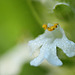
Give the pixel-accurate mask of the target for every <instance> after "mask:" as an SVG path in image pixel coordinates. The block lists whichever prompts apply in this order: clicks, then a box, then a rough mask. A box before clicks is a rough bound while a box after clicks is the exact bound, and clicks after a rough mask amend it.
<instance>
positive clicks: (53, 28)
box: [42, 23, 59, 31]
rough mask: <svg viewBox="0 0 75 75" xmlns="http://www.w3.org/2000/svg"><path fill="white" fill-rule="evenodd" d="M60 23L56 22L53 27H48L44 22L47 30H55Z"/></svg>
mask: <svg viewBox="0 0 75 75" xmlns="http://www.w3.org/2000/svg"><path fill="white" fill-rule="evenodd" d="M58 25H59V24H58V23H56V24H54V25H53V26H51V27H48V26H47V25H46V24H43V26H42V27H43V28H44V29H45V30H46V29H47V30H48V31H53V30H55V28H57V26H58Z"/></svg>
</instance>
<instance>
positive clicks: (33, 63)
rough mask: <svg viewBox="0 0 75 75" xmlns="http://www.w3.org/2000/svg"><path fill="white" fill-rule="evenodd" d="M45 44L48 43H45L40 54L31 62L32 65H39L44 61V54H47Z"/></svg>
mask: <svg viewBox="0 0 75 75" xmlns="http://www.w3.org/2000/svg"><path fill="white" fill-rule="evenodd" d="M45 46H46V45H43V46H42V47H41V49H40V54H39V56H38V57H36V58H35V59H34V60H32V61H31V62H30V64H31V65H33V66H38V65H40V64H41V63H42V61H43V60H44V55H45Z"/></svg>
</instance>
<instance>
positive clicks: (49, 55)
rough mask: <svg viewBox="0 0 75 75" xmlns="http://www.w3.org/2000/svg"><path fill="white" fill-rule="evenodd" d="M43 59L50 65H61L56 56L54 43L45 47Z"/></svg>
mask: <svg viewBox="0 0 75 75" xmlns="http://www.w3.org/2000/svg"><path fill="white" fill-rule="evenodd" d="M45 58H46V59H47V61H48V62H49V63H50V64H52V65H55V66H60V65H62V62H61V61H60V59H59V58H58V57H57V55H56V46H55V44H54V43H53V44H51V45H47V49H46V53H45Z"/></svg>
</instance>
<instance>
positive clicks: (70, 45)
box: [56, 36, 75, 57]
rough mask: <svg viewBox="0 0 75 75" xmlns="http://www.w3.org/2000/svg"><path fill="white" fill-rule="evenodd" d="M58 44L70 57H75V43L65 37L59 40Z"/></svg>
mask: <svg viewBox="0 0 75 75" xmlns="http://www.w3.org/2000/svg"><path fill="white" fill-rule="evenodd" d="M56 44H57V46H58V47H59V48H61V49H62V50H63V51H64V53H66V55H67V56H68V57H72V56H75V43H74V42H72V41H70V40H68V39H67V38H66V37H65V36H63V38H62V39H57V41H56Z"/></svg>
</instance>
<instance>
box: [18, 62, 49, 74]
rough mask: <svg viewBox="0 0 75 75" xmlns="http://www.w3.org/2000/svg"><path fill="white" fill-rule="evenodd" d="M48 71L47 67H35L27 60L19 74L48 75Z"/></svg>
mask: <svg viewBox="0 0 75 75" xmlns="http://www.w3.org/2000/svg"><path fill="white" fill-rule="evenodd" d="M48 72H49V71H48V69H47V68H46V67H42V66H38V67H34V66H31V65H30V64H29V62H27V63H25V64H24V65H23V66H22V68H21V72H20V73H19V74H18V75H47V73H48Z"/></svg>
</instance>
